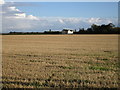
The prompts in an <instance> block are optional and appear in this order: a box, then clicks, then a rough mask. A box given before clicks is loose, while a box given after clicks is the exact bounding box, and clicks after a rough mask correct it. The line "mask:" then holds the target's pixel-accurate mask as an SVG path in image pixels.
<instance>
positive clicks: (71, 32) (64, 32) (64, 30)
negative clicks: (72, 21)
mask: <svg viewBox="0 0 120 90" xmlns="http://www.w3.org/2000/svg"><path fill="white" fill-rule="evenodd" d="M73 31H74V30H70V29H63V30H62V34H73Z"/></svg>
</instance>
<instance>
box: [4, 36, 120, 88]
mask: <svg viewBox="0 0 120 90" xmlns="http://www.w3.org/2000/svg"><path fill="white" fill-rule="evenodd" d="M2 40H3V41H2V62H3V64H2V67H3V68H2V82H3V87H6V88H49V87H51V88H53V87H58V88H61V87H66V88H67V87H68V88H82V87H88V88H91V87H93V88H102V87H105V88H118V68H119V65H118V35H3V36H2Z"/></svg>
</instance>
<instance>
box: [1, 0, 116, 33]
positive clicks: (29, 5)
mask: <svg viewBox="0 0 120 90" xmlns="http://www.w3.org/2000/svg"><path fill="white" fill-rule="evenodd" d="M6 1H10V0H6ZM12 1H14V0H12ZM15 1H17V0H15ZM26 1H27V0H26ZM92 1H93V0H92ZM104 1H107V0H104ZM110 1H113V0H110ZM0 5H2V11H0V13H1V14H2V17H3V18H2V19H3V22H2V29H3V31H2V32H10V31H24V32H26V31H31V32H34V31H44V30H49V29H52V30H62V29H63V28H71V29H79V28H88V27H90V26H91V24H98V25H101V24H108V23H113V24H115V25H116V26H117V20H118V3H117V2H4V1H3V0H0Z"/></svg>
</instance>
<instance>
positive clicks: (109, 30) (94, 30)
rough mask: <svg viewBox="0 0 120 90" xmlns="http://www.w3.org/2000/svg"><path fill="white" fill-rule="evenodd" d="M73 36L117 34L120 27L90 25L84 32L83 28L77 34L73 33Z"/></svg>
mask: <svg viewBox="0 0 120 90" xmlns="http://www.w3.org/2000/svg"><path fill="white" fill-rule="evenodd" d="M74 33H75V34H119V33H120V27H115V25H114V24H112V23H109V24H107V25H105V24H102V25H96V24H92V25H91V28H88V29H87V30H85V29H84V28H82V29H79V31H78V32H76V31H75V32H74Z"/></svg>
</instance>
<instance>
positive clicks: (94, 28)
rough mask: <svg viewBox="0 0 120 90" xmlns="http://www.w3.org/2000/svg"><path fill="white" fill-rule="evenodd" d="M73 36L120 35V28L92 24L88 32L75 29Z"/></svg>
mask: <svg viewBox="0 0 120 90" xmlns="http://www.w3.org/2000/svg"><path fill="white" fill-rule="evenodd" d="M7 34H10V35H11V34H12V35H14V34H62V31H52V30H51V29H49V30H48V31H44V32H9V33H7ZM73 34H120V27H115V25H114V24H112V23H109V24H107V25H105V24H102V25H96V24H92V25H91V28H87V29H86V30H85V29H84V28H79V30H78V31H77V30H76V29H75V30H74V33H73Z"/></svg>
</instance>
